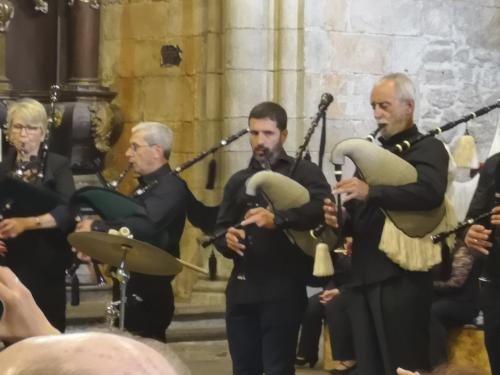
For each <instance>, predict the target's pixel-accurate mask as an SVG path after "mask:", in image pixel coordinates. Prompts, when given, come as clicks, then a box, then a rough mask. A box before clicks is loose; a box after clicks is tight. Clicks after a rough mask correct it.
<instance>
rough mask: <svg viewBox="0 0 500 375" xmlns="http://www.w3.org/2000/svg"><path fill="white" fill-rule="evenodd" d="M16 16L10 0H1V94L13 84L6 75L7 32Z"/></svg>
mask: <svg viewBox="0 0 500 375" xmlns="http://www.w3.org/2000/svg"><path fill="white" fill-rule="evenodd" d="M12 17H14V7H13V6H12V3H11V2H10V1H9V0H0V95H2V96H3V95H4V94H5V93H6V92H8V91H10V89H11V85H10V82H9V80H8V78H7V77H6V76H5V58H6V55H5V33H6V32H7V30H8V27H9V22H10V20H11V19H12Z"/></svg>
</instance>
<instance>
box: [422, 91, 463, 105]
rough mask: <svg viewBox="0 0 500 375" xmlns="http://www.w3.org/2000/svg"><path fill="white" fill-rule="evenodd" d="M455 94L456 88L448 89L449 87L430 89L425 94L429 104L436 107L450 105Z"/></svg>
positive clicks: (453, 100)
mask: <svg viewBox="0 0 500 375" xmlns="http://www.w3.org/2000/svg"><path fill="white" fill-rule="evenodd" d="M456 96H457V92H456V90H450V89H449V88H443V89H434V90H430V91H429V93H428V94H427V95H426V97H427V100H428V102H429V104H430V105H432V106H435V107H437V108H448V107H451V106H452V105H453V103H454V102H455V99H456Z"/></svg>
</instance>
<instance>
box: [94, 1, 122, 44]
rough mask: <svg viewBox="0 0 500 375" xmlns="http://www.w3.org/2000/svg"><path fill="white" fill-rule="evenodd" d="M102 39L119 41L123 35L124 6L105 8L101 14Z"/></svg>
mask: <svg viewBox="0 0 500 375" xmlns="http://www.w3.org/2000/svg"><path fill="white" fill-rule="evenodd" d="M100 17H101V22H100V29H101V38H102V39H104V40H117V39H120V38H121V35H122V27H121V26H122V17H123V5H121V4H110V5H108V6H106V7H103V8H102V10H101V13H100Z"/></svg>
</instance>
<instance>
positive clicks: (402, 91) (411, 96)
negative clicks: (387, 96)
mask: <svg viewBox="0 0 500 375" xmlns="http://www.w3.org/2000/svg"><path fill="white" fill-rule="evenodd" d="M387 81H391V82H394V87H395V89H396V96H397V97H398V99H399V100H401V101H407V102H414V101H415V86H414V84H413V82H412V80H411V79H410V78H409V77H408V76H407V75H406V74H403V73H391V74H387V75H385V76H383V77H382V78H380V80H379V81H378V82H377V84H380V83H383V82H387Z"/></svg>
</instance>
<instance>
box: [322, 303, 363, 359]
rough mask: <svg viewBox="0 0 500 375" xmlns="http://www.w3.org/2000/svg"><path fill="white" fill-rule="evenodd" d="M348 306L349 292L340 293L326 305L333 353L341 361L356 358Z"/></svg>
mask: <svg viewBox="0 0 500 375" xmlns="http://www.w3.org/2000/svg"><path fill="white" fill-rule="evenodd" d="M348 308H349V294H348V293H340V294H339V295H338V296H336V297H335V298H334V299H333V300H331V301H330V302H328V303H327V304H326V305H325V311H326V313H325V314H326V324H327V325H328V330H329V333H330V345H331V349H332V354H333V358H334V359H335V360H339V361H349V360H355V359H356V354H355V352H354V343H353V339H352V331H351V321H350V319H349V315H348V313H347V310H348Z"/></svg>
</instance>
